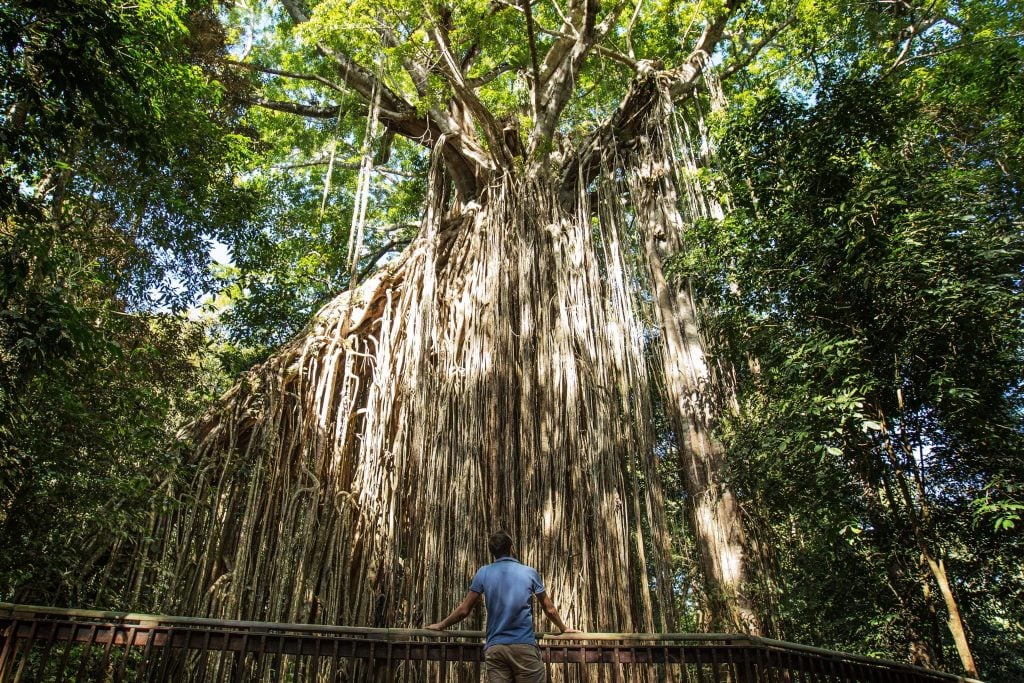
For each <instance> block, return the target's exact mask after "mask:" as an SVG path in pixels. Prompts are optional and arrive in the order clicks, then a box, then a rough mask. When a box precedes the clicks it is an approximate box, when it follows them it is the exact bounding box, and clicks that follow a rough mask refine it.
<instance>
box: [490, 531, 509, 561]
mask: <svg viewBox="0 0 1024 683" xmlns="http://www.w3.org/2000/svg"><path fill="white" fill-rule="evenodd" d="M487 547H488V548H490V549H491V555H493V556H494V559H498V558H499V557H505V556H506V555H511V554H512V537H511V536H509V535H508V533H507V532H505V531H495V532H494V533H493V534H491V538H490V539H489V540H488V541H487Z"/></svg>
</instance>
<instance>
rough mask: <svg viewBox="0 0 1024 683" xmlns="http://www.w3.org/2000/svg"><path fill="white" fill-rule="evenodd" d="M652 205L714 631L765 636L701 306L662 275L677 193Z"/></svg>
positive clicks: (683, 458) (660, 305)
mask: <svg viewBox="0 0 1024 683" xmlns="http://www.w3.org/2000/svg"><path fill="white" fill-rule="evenodd" d="M652 197H653V198H654V199H655V206H651V207H649V208H648V214H647V215H648V216H649V219H648V220H649V221H651V220H653V223H650V224H649V225H648V228H647V238H646V240H645V248H646V255H647V263H648V264H649V266H650V269H651V281H652V285H653V288H654V300H655V310H656V313H657V320H658V325H659V329H660V330H661V333H662V343H661V345H660V351H661V362H662V365H663V367H664V382H665V393H666V399H667V404H668V408H669V414H670V417H671V422H672V425H673V427H674V431H675V434H676V440H677V448H678V457H679V470H680V473H681V475H682V481H683V484H684V487H685V490H686V495H687V504H688V509H689V513H690V519H691V523H692V525H693V531H694V534H695V537H696V543H697V549H698V557H699V561H700V565H701V573H702V575H703V578H704V584H705V594H706V599H707V602H708V604H707V607H708V610H709V616H710V626H711V630H721V631H728V632H735V633H751V634H755V635H757V634H760V633H761V627H760V624H759V619H758V616H757V612H756V610H755V606H754V604H753V602H752V601H751V600H750V598H749V597H748V595H747V594H746V592H745V589H746V586H745V584H746V580H747V577H746V566H747V561H746V556H745V554H746V545H745V540H744V530H743V519H742V516H741V512H740V508H739V504H738V503H737V501H736V497H735V495H734V494H733V492H732V491H731V490H730V489H729V488H728V487H727V486H726V485H724V484H723V481H724V475H725V470H726V467H727V460H726V452H725V448H724V447H723V445H722V443H721V442H720V441H719V440H718V439H716V438H715V436H714V434H713V433H712V429H713V426H714V421H715V419H716V418H717V416H718V408H717V406H718V405H721V401H719V400H718V398H717V396H716V391H717V388H716V387H715V385H714V380H713V378H712V375H711V372H710V370H709V368H708V363H707V359H706V354H705V351H704V343H703V341H702V339H701V336H700V331H699V328H698V324H697V314H696V308H695V304H694V301H693V298H692V296H691V295H690V293H689V291H688V290H687V289H686V288H680V289H678V290H675V291H673V288H672V287H671V285H670V284H669V282H668V278H667V277H666V276H665V272H664V267H663V263H662V257H661V253H660V249H659V247H658V244H657V242H658V239H657V235H659V234H660V235H664V234H666V230H665V229H664V227H663V226H665V225H668V224H672V223H675V222H678V221H679V220H681V219H680V217H679V214H678V211H677V209H676V208H675V202H674V193H673V192H672V191H671V189H669V188H664V187H663V188H661V189H660V191H658V192H655V193H654V194H653V195H652Z"/></svg>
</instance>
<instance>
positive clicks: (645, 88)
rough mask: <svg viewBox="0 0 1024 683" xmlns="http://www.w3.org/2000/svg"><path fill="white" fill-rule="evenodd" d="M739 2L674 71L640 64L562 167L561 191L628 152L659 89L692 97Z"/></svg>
mask: <svg viewBox="0 0 1024 683" xmlns="http://www.w3.org/2000/svg"><path fill="white" fill-rule="evenodd" d="M739 4H740V0H726V3H725V5H724V7H723V8H722V10H721V12H719V14H717V15H716V16H715V17H713V18H712V19H711V21H710V22H708V24H707V25H705V27H704V31H703V32H702V33H701V36H700V38H698V40H697V43H696V45H695V46H694V49H693V50H692V51H691V52H690V55H689V56H688V57H687V58H686V60H685V61H684V62H683V63H682V64H680V65H678V66H676V67H675V68H672V69H668V70H664V71H659V70H658V68H659V65H657V64H655V63H652V62H648V61H641V62H639V63H638V68H637V75H636V77H635V78H634V79H633V82H632V84H630V88H629V91H628V92H627V93H626V96H625V97H624V98H623V99H622V102H620V103H619V106H618V108H617V109H616V110H615V112H614V113H613V114H612V115H611V116H610V117H609V118H608V120H607V121H605V122H604V124H602V125H601V126H600V127H599V128H598V129H597V130H596V131H595V132H594V133H593V135H591V137H590V138H589V139H588V140H587V142H585V143H584V144H583V145H582V146H581V147H580V148H579V149H578V150H577V152H576V153H575V155H574V156H573V157H572V158H571V159H569V160H568V163H566V164H565V165H564V169H565V171H564V175H563V178H562V191H563V192H566V193H571V192H573V191H574V189H575V188H576V187H577V185H578V184H583V185H586V184H587V183H589V182H590V180H591V179H593V178H594V176H595V174H596V173H597V171H598V169H599V168H600V165H601V161H602V159H603V158H604V157H605V155H607V154H609V153H614V152H615V151H616V150H621V149H625V148H628V147H629V146H630V145H631V144H632V142H633V140H634V139H635V137H636V136H637V135H638V134H639V132H640V124H641V123H642V122H643V119H644V115H645V113H646V112H647V111H649V108H650V107H651V105H652V104H653V103H654V102H656V101H657V98H658V97H659V94H658V89H659V88H662V87H667V89H668V92H669V94H670V96H671V97H673V99H681V98H684V97H687V96H689V95H691V94H692V93H693V92H694V90H695V89H696V87H697V83H698V82H699V80H700V76H701V74H702V73H703V71H704V69H705V68H706V67H707V65H708V63H709V62H710V60H711V54H712V53H713V52H714V50H715V47H716V46H717V45H718V42H719V41H720V40H721V39H722V36H723V35H724V32H725V26H726V24H727V23H728V21H729V18H730V17H731V16H732V14H733V12H734V11H735V10H736V8H737V7H738V6H739Z"/></svg>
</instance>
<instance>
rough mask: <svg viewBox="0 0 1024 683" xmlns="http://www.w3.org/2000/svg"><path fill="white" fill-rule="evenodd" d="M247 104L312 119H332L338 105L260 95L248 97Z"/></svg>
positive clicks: (337, 109) (335, 114) (336, 112)
mask: <svg viewBox="0 0 1024 683" xmlns="http://www.w3.org/2000/svg"><path fill="white" fill-rule="evenodd" d="M249 104H252V105H255V106H257V107H263V108H264V109H272V110H273V111H279V112H282V113H284V114H295V115H297V116H308V117H309V118H312V119H333V118H337V116H338V111H339V110H340V107H338V106H333V107H322V106H319V105H315V104H299V103H298V102H282V101H280V100H268V99H265V98H262V97H250V98H249Z"/></svg>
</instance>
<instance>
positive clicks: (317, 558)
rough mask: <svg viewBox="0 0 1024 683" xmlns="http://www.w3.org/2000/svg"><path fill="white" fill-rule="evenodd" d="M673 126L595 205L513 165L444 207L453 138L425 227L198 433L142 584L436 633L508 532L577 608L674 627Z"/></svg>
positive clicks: (578, 616) (597, 186) (596, 620)
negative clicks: (670, 513) (658, 409)
mask: <svg viewBox="0 0 1024 683" xmlns="http://www.w3.org/2000/svg"><path fill="white" fill-rule="evenodd" d="M651 121H657V122H658V123H655V124H651V125H652V127H651V130H650V131H648V134H647V135H646V136H644V137H642V138H641V139H642V141H643V144H641V145H638V146H637V149H636V150H635V151H633V152H632V153H631V154H630V155H628V156H626V157H623V158H616V159H611V160H608V161H606V165H605V167H604V168H603V170H602V171H601V172H600V173H599V174H598V178H597V180H596V181H592V182H589V183H588V187H580V188H579V189H578V192H577V193H576V195H575V197H574V199H572V200H571V201H566V199H565V193H564V192H563V193H562V194H561V198H560V197H559V193H558V192H556V188H555V184H554V182H553V181H552V180H551V179H548V178H545V177H540V176H538V177H526V178H524V177H520V176H518V175H516V174H514V173H512V172H509V173H506V174H504V175H499V176H496V177H495V178H494V179H493V181H492V182H491V183H490V184H489V185H488V186H487V187H486V189H485V190H484V191H483V192H482V193H481V194H480V196H479V197H478V198H477V199H476V201H475V202H472V203H469V204H459V203H456V202H449V204H451V205H446V201H447V200H446V199H445V197H446V193H445V192H444V186H445V183H446V179H445V176H444V172H443V169H442V167H441V165H440V163H439V162H437V161H436V160H437V159H438V158H439V155H436V154H435V164H434V169H433V171H432V176H431V182H430V190H429V196H428V199H427V203H426V209H425V215H424V217H423V220H422V225H421V228H420V232H419V237H418V238H417V239H416V241H415V242H414V243H413V244H412V245H411V246H410V247H409V248H408V249H407V250H406V252H405V253H404V254H403V255H402V256H401V257H400V258H399V259H397V260H396V261H395V262H393V263H391V264H390V265H389V266H388V267H386V268H385V269H384V270H382V271H381V272H379V273H377V274H376V275H375V276H374V277H372V278H371V279H369V280H367V281H365V282H363V283H362V284H360V285H359V286H358V287H356V288H354V289H353V290H351V291H349V292H346V293H344V294H342V295H340V296H339V297H338V298H337V299H336V300H334V301H333V302H331V303H330V304H328V305H327V306H325V307H324V308H323V309H322V310H321V311H320V312H319V313H318V314H317V315H316V316H315V318H314V320H313V321H312V322H311V323H310V324H309V325H308V327H307V329H306V330H305V331H304V332H303V333H302V334H301V335H299V337H297V338H296V339H295V340H293V341H292V342H291V343H289V344H288V345H286V346H285V347H284V348H282V349H281V350H280V351H279V352H278V353H277V354H276V355H275V356H274V357H273V358H271V359H270V360H269V361H267V362H266V363H264V364H263V365H262V366H260V367H258V368H256V369H254V370H252V371H251V372H249V373H248V374H247V375H246V376H245V377H244V378H243V379H242V380H241V381H240V382H239V383H238V384H237V386H235V388H234V389H233V390H232V391H230V392H229V393H228V394H227V395H226V396H225V397H224V399H223V401H222V402H221V404H220V405H219V407H218V408H217V409H216V410H215V411H214V412H212V413H210V414H209V415H207V416H206V417H205V418H204V419H202V420H201V421H199V422H198V423H196V424H194V425H193V426H192V427H191V431H190V435H189V436H190V438H191V440H192V442H193V443H194V452H193V454H192V456H191V459H190V461H189V466H190V468H189V472H190V477H191V478H190V479H186V480H179V481H177V482H173V483H169V484H168V491H167V493H168V500H169V501H171V504H169V506H168V507H167V508H166V509H164V510H162V511H160V512H159V513H158V514H155V515H154V517H153V526H152V528H151V529H150V530H149V532H148V537H149V538H151V539H152V542H151V543H150V544H149V545H148V546H147V547H146V548H145V549H144V552H143V557H142V558H140V560H139V561H138V562H137V563H136V575H135V576H134V581H135V585H136V590H137V591H138V592H139V593H140V594H144V593H145V592H146V591H152V592H153V599H154V603H153V604H155V605H156V606H157V607H158V608H159V609H161V610H162V611H163V612H165V613H176V614H186V615H203V616H211V617H222V618H231V619H252V620H264V621H274V622H314V623H329V624H344V625H353V626H360V625H361V626H381V627H383V626H387V627H420V626H422V625H423V624H425V623H429V622H431V621H436V620H439V619H440V618H441V617H443V616H444V615H446V614H447V613H448V612H449V611H450V610H451V609H452V607H453V606H455V605H456V604H457V603H458V601H459V600H460V599H461V597H462V596H463V595H464V592H465V589H466V587H467V586H468V582H469V580H470V578H471V577H472V575H473V572H474V571H475V570H476V568H477V567H478V566H479V565H481V564H484V563H486V562H489V561H490V558H489V556H488V553H487V549H486V539H487V535H488V534H489V532H491V531H492V530H497V529H505V530H507V531H509V532H510V533H511V534H512V535H513V537H514V538H515V539H516V544H517V550H518V556H519V558H520V559H521V560H522V561H523V562H525V563H528V564H530V565H533V566H534V567H536V568H537V569H538V570H539V571H540V573H541V575H542V577H543V579H544V581H545V584H546V587H547V590H548V591H549V593H550V594H551V595H552V597H553V599H554V601H555V603H556V604H557V605H558V606H559V609H560V611H561V613H562V615H563V617H564V619H565V621H566V623H569V624H572V625H575V626H577V627H579V628H582V629H584V630H589V631H616V632H623V631H646V632H650V631H655V630H665V629H666V628H667V627H669V626H674V622H673V620H674V613H673V610H674V608H673V599H672V596H671V594H670V586H671V580H670V579H669V578H668V564H669V562H668V554H669V548H668V540H667V538H666V532H665V529H666V525H665V523H664V519H663V517H664V511H663V502H662V499H661V489H660V486H659V483H658V475H657V470H658V467H657V462H656V458H657V455H656V448H655V445H656V443H655V442H656V438H655V437H656V435H655V430H654V426H653V425H654V423H655V420H654V408H653V406H654V402H655V401H656V400H657V399H656V396H657V394H658V391H660V389H659V386H660V385H661V384H662V383H661V382H656V381H655V378H656V377H657V375H658V372H660V371H659V370H658V368H657V366H658V362H657V361H655V360H652V359H655V358H656V357H657V354H654V353H652V351H651V346H652V344H656V343H657V342H658V339H659V334H658V332H657V331H656V325H654V324H653V323H652V320H653V314H652V312H651V311H650V310H648V307H649V306H650V304H649V300H650V296H648V295H646V294H645V292H648V291H649V287H647V285H645V284H644V283H646V282H648V281H649V279H650V274H649V272H648V271H649V263H647V260H646V259H645V256H644V253H645V252H644V246H643V245H644V241H645V240H646V239H647V238H648V237H650V236H649V235H645V234H644V233H645V232H646V231H650V230H665V229H666V226H665V225H664V221H652V220H648V218H649V216H647V217H646V218H645V215H644V212H649V211H651V210H652V209H650V208H649V207H652V206H655V205H656V204H657V203H658V202H657V201H656V200H658V198H659V197H660V198H661V201H667V200H666V199H665V197H666V195H665V193H664V192H663V188H664V187H666V186H667V185H666V183H668V184H669V185H668V186H670V185H672V184H673V183H674V182H675V177H674V176H673V175H672V173H674V172H675V171H674V170H673V169H674V168H675V167H679V166H681V165H682V166H685V164H683V163H682V162H681V161H680V160H679V159H676V158H674V157H672V156H671V155H670V153H669V150H670V148H671V147H673V146H674V144H675V143H673V140H677V138H678V135H673V129H672V127H673V125H674V124H671V123H670V122H671V121H672V117H671V116H669V117H667V118H666V117H664V116H662V117H658V116H652V117H651ZM676 170H678V169H676ZM668 200H671V201H672V202H673V203H678V202H675V198H674V195H672V194H671V193H670V194H669V195H668ZM643 207H648V208H647V209H644V208H643ZM662 208H663V207H662ZM667 227H668V229H672V226H671V225H669V226H667ZM658 239H666V236H664V235H662V236H658ZM481 625H482V613H478V614H477V615H474V617H472V618H471V619H470V620H469V621H467V622H465V626H466V627H467V628H480V627H481ZM542 626H543V625H542V624H540V623H538V627H542Z"/></svg>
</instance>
